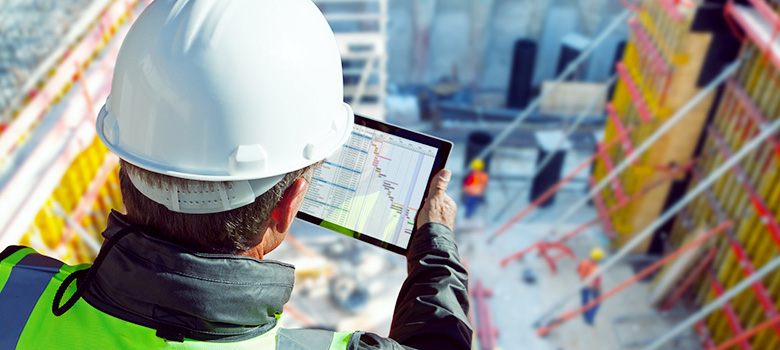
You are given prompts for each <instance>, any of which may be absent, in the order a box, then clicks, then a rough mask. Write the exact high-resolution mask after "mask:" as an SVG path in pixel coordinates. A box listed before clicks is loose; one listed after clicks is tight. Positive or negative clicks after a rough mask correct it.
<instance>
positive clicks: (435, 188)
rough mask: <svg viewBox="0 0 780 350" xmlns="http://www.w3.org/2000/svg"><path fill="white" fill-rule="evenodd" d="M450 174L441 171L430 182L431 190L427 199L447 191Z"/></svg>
mask: <svg viewBox="0 0 780 350" xmlns="http://www.w3.org/2000/svg"><path fill="white" fill-rule="evenodd" d="M451 177H452V172H451V171H449V170H448V169H442V170H441V171H439V172H438V173H437V174H436V176H434V177H433V181H431V190H430V191H429V192H428V197H433V196H435V195H436V194H437V193H439V192H445V191H447V185H449V183H450V178H451Z"/></svg>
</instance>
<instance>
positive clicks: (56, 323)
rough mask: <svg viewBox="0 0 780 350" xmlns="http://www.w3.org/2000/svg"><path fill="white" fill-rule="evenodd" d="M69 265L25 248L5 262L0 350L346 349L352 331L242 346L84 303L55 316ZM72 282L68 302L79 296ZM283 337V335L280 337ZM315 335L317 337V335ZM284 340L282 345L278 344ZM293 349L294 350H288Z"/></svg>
mask: <svg viewBox="0 0 780 350" xmlns="http://www.w3.org/2000/svg"><path fill="white" fill-rule="evenodd" d="M88 267H89V265H88V264H82V265H76V266H70V265H65V264H63V263H62V262H59V261H57V260H54V259H52V258H49V257H46V256H43V255H40V254H37V253H35V251H34V250H32V249H30V248H23V249H20V250H18V251H16V252H14V253H13V254H10V255H9V256H8V257H6V258H5V259H3V260H2V261H0V310H2V311H1V312H0V325H2V327H3V331H2V332H0V349H13V348H19V349H32V348H36V349H128V348H137V349H161V348H168V349H244V348H246V349H277V348H278V349H286V348H287V349H289V348H294V349H323V350H324V349H330V350H336V349H346V348H347V345H348V344H349V339H350V337H351V335H352V332H338V333H334V332H328V331H317V330H297V329H291V330H287V329H282V328H281V327H279V322H277V326H276V327H274V328H272V329H271V330H269V331H268V332H266V333H264V334H262V335H260V336H257V337H254V338H251V339H247V340H242V341H237V342H223V343H217V342H201V341H195V340H189V339H185V341H184V342H168V341H165V340H163V339H162V338H159V337H157V335H156V330H155V329H152V328H148V327H144V326H141V325H137V324H134V323H131V322H127V321H124V320H121V319H118V318H116V317H113V316H111V315H108V314H106V313H103V312H101V311H100V310H97V309H95V308H94V307H92V306H91V305H89V304H88V303H87V302H86V301H84V299H83V298H82V299H79V300H78V301H77V302H76V304H75V305H74V306H73V308H71V309H70V310H68V312H66V313H65V314H63V315H62V316H59V317H57V316H54V314H52V311H51V308H52V301H53V300H54V294H55V293H56V291H57V288H58V287H59V286H60V284H61V283H62V281H63V280H64V279H65V278H66V277H67V276H68V275H70V274H71V273H73V272H75V271H78V270H82V269H85V268H88ZM75 285H76V283H71V285H70V287H69V288H68V290H67V291H66V292H65V297H64V298H63V299H67V298H68V297H69V296H70V295H71V294H73V292H75V289H76V287H75ZM282 334H283V335H284V336H281V335H282ZM313 334H316V336H312V335H313ZM281 338H284V339H285V340H284V341H280V342H277V339H281ZM290 345H292V347H289V346H290Z"/></svg>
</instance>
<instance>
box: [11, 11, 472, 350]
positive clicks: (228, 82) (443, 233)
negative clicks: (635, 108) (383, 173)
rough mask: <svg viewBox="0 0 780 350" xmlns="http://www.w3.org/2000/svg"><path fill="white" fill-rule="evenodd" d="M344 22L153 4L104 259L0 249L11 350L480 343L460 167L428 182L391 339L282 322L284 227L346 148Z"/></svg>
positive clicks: (121, 70) (119, 134)
mask: <svg viewBox="0 0 780 350" xmlns="http://www.w3.org/2000/svg"><path fill="white" fill-rule="evenodd" d="M342 83H343V81H342V72H341V59H340V56H339V51H338V46H337V45H336V42H335V39H334V36H333V33H332V31H331V29H330V28H329V26H328V24H327V22H326V21H325V18H324V17H323V16H322V14H321V13H320V11H319V10H318V9H317V7H316V5H315V4H314V3H312V2H311V1H310V0H285V1H278V0H251V1H250V0H244V1H241V0H219V1H216V0H214V1H155V2H152V3H151V4H150V5H149V6H148V7H147V8H146V10H144V11H143V13H142V14H141V15H140V16H139V17H138V19H137V21H136V22H135V23H134V24H133V26H132V27H131V29H130V31H129V32H128V34H127V37H126V38H125V40H124V42H123V44H122V47H121V50H120V51H119V56H118V57H117V63H116V68H115V71H114V77H113V82H112V87H111V95H110V97H109V98H108V99H107V101H106V103H105V105H104V107H103V108H102V110H101V111H100V113H99V115H98V117H97V134H98V136H99V137H100V139H101V141H102V142H103V143H104V144H105V145H106V147H108V148H109V149H110V150H111V151H112V152H113V153H114V154H116V155H117V156H119V157H120V158H121V168H120V171H119V178H120V186H121V191H122V196H123V201H124V203H125V207H126V210H127V214H126V215H125V214H120V213H118V212H112V213H111V214H110V215H109V217H108V227H107V229H106V230H105V231H104V232H103V237H104V238H105V241H104V242H103V246H102V247H101V249H100V252H99V254H98V256H97V258H96V259H95V262H94V263H93V264H92V265H91V266H90V265H88V264H83V265H76V266H69V265H65V264H63V263H62V262H60V261H57V260H55V259H52V258H49V257H46V256H43V255H40V254H38V253H36V252H35V251H34V250H32V249H30V248H27V247H22V246H12V247H8V248H6V249H5V250H4V251H3V252H2V253H0V325H2V327H1V328H2V330H1V331H0V349H14V348H17V349H130V348H137V349H157V348H177V349H196V348H197V349H217V348H219V349H242V348H251V349H409V348H415V349H470V348H471V337H472V330H471V327H470V325H469V323H468V321H467V317H466V315H467V313H468V293H467V289H466V286H467V273H466V270H465V269H464V268H463V265H462V264H461V262H460V259H459V257H458V253H457V248H456V245H455V241H454V238H453V234H452V226H453V222H454V219H455V210H456V208H455V203H454V201H453V200H452V199H451V198H450V197H449V196H448V195H447V194H446V190H447V185H448V183H449V179H450V176H451V174H450V172H449V171H448V170H443V171H441V172H439V173H438V174H437V175H436V177H435V178H434V180H433V182H432V183H431V187H430V188H431V189H430V192H429V193H428V194H427V197H426V200H425V203H424V205H423V206H422V208H421V209H420V211H419V214H418V218H417V223H416V225H417V229H418V231H417V234H416V235H415V236H414V237H413V238H412V242H411V243H410V247H409V252H408V254H407V259H408V273H409V275H408V277H407V278H406V280H405V282H404V284H403V286H402V287H401V291H400V294H399V296H398V300H397V303H396V305H395V309H394V316H393V321H392V324H391V328H390V334H389V337H382V336H379V335H376V334H372V333H365V332H361V331H348V332H331V331H324V330H316V329H285V328H282V327H280V326H279V318H280V316H281V314H282V310H283V306H284V304H285V303H286V302H287V301H288V300H289V298H290V293H291V291H292V288H293V280H294V274H293V269H294V268H293V266H291V265H288V264H285V263H282V262H278V261H272V260H266V259H264V257H265V255H266V254H268V253H269V252H271V251H273V250H274V249H275V248H276V247H277V246H279V244H280V243H281V242H282V241H283V240H284V239H285V237H286V234H287V231H288V230H289V228H290V225H291V224H292V221H293V219H294V218H295V216H296V213H297V212H298V210H299V208H300V206H301V203H302V201H303V199H304V196H305V194H306V192H307V189H308V187H309V183H310V181H311V178H312V171H313V169H314V168H315V167H316V166H317V165H318V163H320V161H321V160H322V159H324V158H326V157H327V156H328V155H330V154H332V153H333V152H334V151H335V150H337V149H339V148H340V147H342V145H343V144H344V143H345V141H346V140H347V138H348V137H349V136H350V134H351V131H352V125H353V120H354V116H353V113H352V110H351V108H350V107H349V105H347V104H345V103H343V102H342V101H343V92H342Z"/></svg>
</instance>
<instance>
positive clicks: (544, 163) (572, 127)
mask: <svg viewBox="0 0 780 350" xmlns="http://www.w3.org/2000/svg"><path fill="white" fill-rule="evenodd" d="M616 80H617V74H613V75H612V77H610V78H609V80H607V82H606V83H605V84H604V88H603V89H602V90H601V92H600V93H599V94H598V96H596V98H594V99H593V100H592V101H590V102H589V103H588V106H587V107H586V108H585V109H583V110H582V112H581V113H580V115H578V116H577V118H576V119H575V120H574V122H573V123H572V124H571V125H570V126H569V128H568V129H567V130H566V132H565V133H564V134H563V137H562V138H561V139H560V140H559V141H558V143H557V144H556V145H555V147H553V149H552V150H551V151H549V153H547V155H546V156H545V157H544V159H542V161H541V163H539V164H538V165H537V166H536V169H534V172H533V174H532V175H531V179H534V178H536V176H537V175H539V173H541V172H542V170H544V168H546V167H547V165H548V164H549V163H550V161H551V160H552V158H553V157H554V156H555V152H556V151H558V150H559V149H560V148H561V146H563V144H564V143H566V140H568V139H569V136H571V134H573V133H574V132H575V131H577V128H578V127H579V126H580V124H582V122H583V121H584V120H585V118H586V117H587V116H588V114H590V111H592V110H593V108H594V107H596V104H598V103H599V101H601V100H602V98H604V97H605V96H606V95H607V93H608V92H609V90H610V89H609V87H610V86H612V84H614V83H615V81H616ZM624 137H625V136H624ZM523 191H525V189H524V188H523V189H519V190H517V191H516V192H515V194H514V195H513V196H510V197H509V200H507V202H506V203H504V207H503V208H501V210H499V212H498V215H496V216H495V217H494V218H493V221H498V219H500V218H501V217H502V216H504V213H506V211H507V209H509V207H510V206H511V205H512V203H513V200H512V199H514V198H520V194H521V193H523Z"/></svg>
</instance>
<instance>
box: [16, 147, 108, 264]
mask: <svg viewBox="0 0 780 350" xmlns="http://www.w3.org/2000/svg"><path fill="white" fill-rule="evenodd" d="M108 155H109V153H108V150H107V149H106V148H105V147H104V146H103V144H102V143H100V141H99V140H98V139H97V138H95V140H94V141H93V142H92V143H91V144H90V145H89V146H88V147H87V148H85V149H84V150H83V151H82V152H81V153H80V154H78V155H77V156H76V158H75V159H74V161H73V163H72V164H71V165H70V166H69V168H68V170H67V171H66V172H65V174H64V175H63V177H62V180H61V182H60V184H59V186H58V187H57V188H56V189H55V190H54V192H53V193H52V196H51V198H50V199H49V200H48V201H47V202H46V204H45V205H44V206H43V207H42V208H41V210H40V211H39V212H38V214H37V215H36V218H35V220H34V222H33V223H32V225H31V228H30V229H29V230H28V232H29V233H28V234H27V235H25V237H26V238H25V239H27V240H28V241H29V242H31V243H34V241H35V240H33V239H31V237H37V235H39V236H40V240H41V241H42V242H43V243H44V244H45V247H43V248H45V249H49V250H51V251H52V253H53V255H55V256H58V257H60V258H62V259H64V260H66V261H67V262H69V263H82V262H89V261H91V260H92V259H94V255H95V252H93V251H91V250H90V249H89V248H88V246H87V245H86V244H85V243H84V242H83V240H82V239H81V238H79V237H78V235H75V234H74V232H73V230H74V228H72V227H69V226H68V225H66V223H65V220H63V218H62V217H61V216H60V215H58V214H57V212H56V210H55V208H54V207H55V206H57V205H59V206H61V207H62V209H63V210H64V211H65V213H66V214H67V215H72V214H74V210H75V209H76V207H77V206H78V205H80V201H81V200H83V199H84V198H85V195H86V194H87V190H88V189H89V188H90V186H93V188H94V189H95V190H97V193H96V194H97V196H96V198H95V200H94V202H93V203H92V204H89V206H90V207H88V208H87V209H88V210H87V212H85V213H83V216H81V217H80V218H79V221H78V223H79V224H81V225H82V227H81V228H82V229H84V231H86V232H87V233H88V234H90V235H91V236H93V238H95V239H97V240H98V241H102V238H101V237H100V233H101V232H102V231H103V230H104V229H105V227H106V219H107V216H108V213H109V211H110V210H111V209H112V208H114V209H117V210H120V211H121V210H123V203H122V197H121V192H120V190H119V183H118V182H119V181H118V176H117V169H118V167H117V166H116V160H115V158H108ZM110 157H114V156H113V155H111V156H110ZM105 167H111V168H106V170H107V171H109V173H108V174H107V177H106V179H105V181H104V182H103V183H93V182H94V181H96V180H95V179H96V175H97V174H98V172H99V171H101V169H102V168H105ZM106 170H103V171H106ZM90 208H91V209H90Z"/></svg>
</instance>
